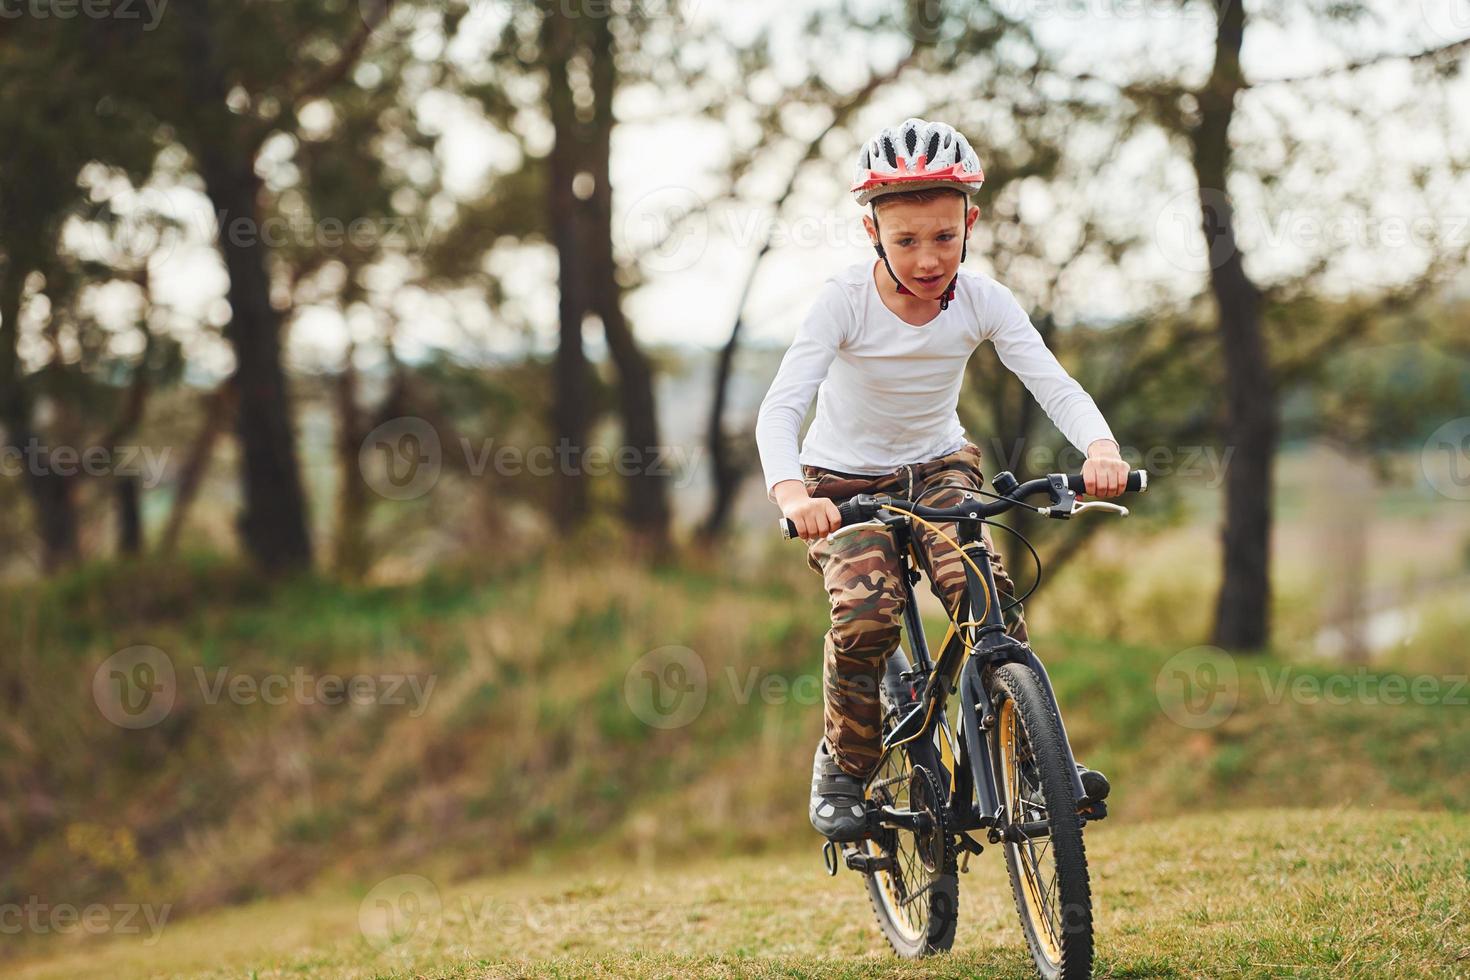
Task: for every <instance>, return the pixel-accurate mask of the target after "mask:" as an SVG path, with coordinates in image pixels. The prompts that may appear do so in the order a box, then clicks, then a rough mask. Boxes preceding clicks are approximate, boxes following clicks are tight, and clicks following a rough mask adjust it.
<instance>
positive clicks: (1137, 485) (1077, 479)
mask: <svg viewBox="0 0 1470 980" xmlns="http://www.w3.org/2000/svg"><path fill="white" fill-rule="evenodd" d="M1067 486H1068V487H1070V488H1071V489H1072V492H1073V493H1086V492H1087V481H1086V480H1085V479H1083V478H1082V474H1081V473H1073V474H1071V475H1069V476H1068V477H1067ZM1123 489H1124V490H1127V491H1128V492H1130V493H1143V492H1144V491H1145V490H1147V489H1148V470H1129V471H1128V483H1127V484H1126V485H1125V486H1124V487H1123Z"/></svg>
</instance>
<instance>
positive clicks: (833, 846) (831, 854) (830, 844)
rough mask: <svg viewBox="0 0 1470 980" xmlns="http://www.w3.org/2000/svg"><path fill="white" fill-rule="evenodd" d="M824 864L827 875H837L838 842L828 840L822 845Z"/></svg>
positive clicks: (831, 876)
mask: <svg viewBox="0 0 1470 980" xmlns="http://www.w3.org/2000/svg"><path fill="white" fill-rule="evenodd" d="M822 864H823V866H825V867H826V869H827V877H829V878H836V877H837V843H836V842H835V841H830V840H829V841H827V842H826V843H825V844H823V845H822Z"/></svg>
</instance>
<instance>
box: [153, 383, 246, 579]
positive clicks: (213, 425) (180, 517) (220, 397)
mask: <svg viewBox="0 0 1470 980" xmlns="http://www.w3.org/2000/svg"><path fill="white" fill-rule="evenodd" d="M234 407H235V388H234V382H233V381H232V380H226V381H223V382H221V383H220V386H219V387H218V388H217V389H215V390H214V391H213V392H212V393H211V394H210V395H208V396H207V397H206V399H205V409H204V427H203V428H201V429H200V430H199V435H198V436H196V437H195V438H194V444H193V445H192V446H190V447H189V455H188V456H187V457H186V458H185V460H184V467H183V470H182V472H181V473H180V475H179V486H178V489H177V490H176V491H175V492H174V504H173V508H172V509H171V510H170V511H169V515H168V524H167V525H166V526H165V527H164V529H163V536H162V538H161V539H160V540H159V544H158V550H159V552H161V553H162V554H165V555H171V554H173V553H174V550H175V549H176V548H177V547H178V543H179V532H180V531H181V530H183V527H184V519H185V518H186V517H188V516H189V507H190V505H192V504H193V503H194V498H195V497H197V496H198V495H199V487H200V485H202V484H203V482H204V474H205V473H206V472H208V470H209V464H210V462H211V461H212V460H213V459H214V445H215V443H216V442H218V441H219V434H220V433H221V432H223V431H224V429H225V426H226V425H228V424H229V422H230V413H231V412H232V411H233V410H234Z"/></svg>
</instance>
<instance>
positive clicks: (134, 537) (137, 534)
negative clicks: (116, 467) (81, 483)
mask: <svg viewBox="0 0 1470 980" xmlns="http://www.w3.org/2000/svg"><path fill="white" fill-rule="evenodd" d="M112 492H113V499H114V501H116V503H117V553H118V554H119V555H126V556H127V557H129V558H134V557H137V555H138V554H139V553H140V552H141V551H142V550H143V518H142V514H141V513H140V510H139V506H138V478H137V477H136V476H119V477H117V479H116V480H115V481H114V483H113V487H112Z"/></svg>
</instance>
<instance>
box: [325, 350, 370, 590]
mask: <svg viewBox="0 0 1470 980" xmlns="http://www.w3.org/2000/svg"><path fill="white" fill-rule="evenodd" d="M356 352H357V351H356V347H355V346H354V345H353V344H351V343H349V344H348V345H347V353H346V354H345V355H344V356H343V359H342V373H341V374H340V375H338V376H337V470H338V478H339V479H340V480H341V481H342V484H341V489H340V491H339V493H338V497H337V528H336V532H337V533H336V535H335V539H336V540H335V541H334V542H333V548H332V551H333V556H332V563H333V565H334V566H335V567H336V570H337V574H339V575H341V576H343V577H344V578H348V579H351V580H357V579H360V578H362V576H363V575H365V574H366V573H367V569H368V563H369V554H368V546H367V515H368V497H367V484H366V483H365V482H364V481H363V478H362V472H361V470H360V469H359V467H358V451H359V449H360V448H361V446H362V441H363V440H364V439H366V438H367V431H366V430H365V428H364V426H363V423H362V412H361V411H360V410H359V409H358V407H357V368H356V366H355V365H354V364H353V357H354V355H355V354H356Z"/></svg>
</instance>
